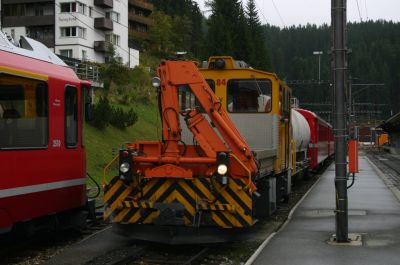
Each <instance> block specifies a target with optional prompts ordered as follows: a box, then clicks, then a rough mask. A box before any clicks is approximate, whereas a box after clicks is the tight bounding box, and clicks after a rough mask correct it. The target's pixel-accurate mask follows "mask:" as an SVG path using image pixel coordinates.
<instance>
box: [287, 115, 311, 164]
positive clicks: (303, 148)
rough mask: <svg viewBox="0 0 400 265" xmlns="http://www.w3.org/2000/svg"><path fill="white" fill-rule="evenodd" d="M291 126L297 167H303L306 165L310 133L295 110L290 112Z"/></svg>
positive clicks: (303, 120)
mask: <svg viewBox="0 0 400 265" xmlns="http://www.w3.org/2000/svg"><path fill="white" fill-rule="evenodd" d="M290 122H291V125H292V130H293V140H294V141H295V143H296V161H297V166H300V167H305V166H306V165H307V164H308V157H307V149H308V145H309V143H310V137H311V131H310V127H309V125H308V122H307V120H306V119H305V118H304V116H303V115H301V114H300V113H299V112H298V111H296V110H295V109H292V110H291V120H290Z"/></svg>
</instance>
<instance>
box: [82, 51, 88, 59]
mask: <svg viewBox="0 0 400 265" xmlns="http://www.w3.org/2000/svg"><path fill="white" fill-rule="evenodd" d="M82 60H83V61H86V60H87V51H86V50H82Z"/></svg>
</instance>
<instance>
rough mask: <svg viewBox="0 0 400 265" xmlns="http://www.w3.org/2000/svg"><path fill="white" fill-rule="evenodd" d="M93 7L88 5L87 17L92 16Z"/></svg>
mask: <svg viewBox="0 0 400 265" xmlns="http://www.w3.org/2000/svg"><path fill="white" fill-rule="evenodd" d="M92 13H93V7H91V6H89V17H92V16H93V14H92Z"/></svg>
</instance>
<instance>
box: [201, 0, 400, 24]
mask: <svg viewBox="0 0 400 265" xmlns="http://www.w3.org/2000/svg"><path fill="white" fill-rule="evenodd" d="M195 1H196V2H197V3H199V5H200V9H201V10H202V11H206V10H207V9H208V8H207V7H205V6H204V2H205V1H206V0H195ZM243 2H244V3H246V0H243ZM256 3H257V6H258V9H259V12H258V14H259V17H260V20H261V22H262V23H263V24H265V23H269V24H273V25H277V26H280V27H283V26H291V25H299V24H302V25H305V24H307V23H311V24H317V25H321V24H323V23H327V24H330V23H331V0H256ZM274 4H275V7H274ZM357 4H358V5H357ZM279 14H280V15H279ZM205 15H206V16H207V15H208V12H207V11H206V12H205ZM347 19H348V21H352V22H354V21H357V22H359V21H360V20H361V19H362V20H363V21H365V20H367V19H372V20H377V19H385V20H393V21H396V22H399V21H400V0H347Z"/></svg>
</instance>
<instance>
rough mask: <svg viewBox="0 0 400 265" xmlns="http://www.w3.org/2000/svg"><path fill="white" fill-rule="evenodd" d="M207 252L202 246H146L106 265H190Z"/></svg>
mask: <svg viewBox="0 0 400 265" xmlns="http://www.w3.org/2000/svg"><path fill="white" fill-rule="evenodd" d="M208 251H209V248H208V247H202V246H186V247H184V249H182V247H179V248H177V247H166V246H160V245H148V246H144V247H141V248H139V249H137V250H136V252H134V253H132V254H130V255H128V256H126V257H122V258H121V259H119V260H116V261H113V262H111V263H108V264H107V265H191V264H193V263H194V262H196V261H198V260H200V259H201V258H203V257H204V256H205V255H207V253H208Z"/></svg>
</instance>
